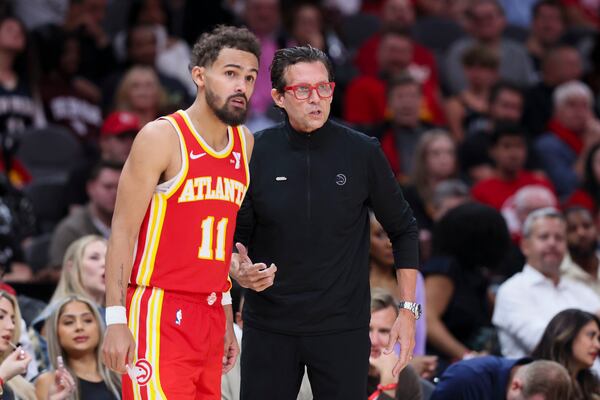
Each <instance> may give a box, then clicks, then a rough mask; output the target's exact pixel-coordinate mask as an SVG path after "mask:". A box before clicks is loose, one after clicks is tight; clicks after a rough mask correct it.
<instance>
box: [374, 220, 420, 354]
mask: <svg viewBox="0 0 600 400" xmlns="http://www.w3.org/2000/svg"><path fill="white" fill-rule="evenodd" d="M369 218H370V220H371V224H370V226H371V244H370V249H369V284H370V286H371V288H381V289H385V290H386V291H387V292H389V293H390V295H392V296H393V297H394V298H395V299H396V302H398V301H400V300H401V298H400V297H399V296H398V294H399V291H398V280H397V279H396V268H395V267H394V253H393V252H392V242H391V241H390V239H389V237H388V235H387V233H386V232H385V230H384V229H383V227H382V226H381V224H380V223H379V221H377V218H375V214H373V213H371V212H370V213H369ZM423 283H424V282H423V275H421V274H420V273H419V274H418V275H417V286H416V293H415V296H416V297H415V298H416V300H415V301H416V302H417V303H419V304H421V306H422V307H423V308H424V307H425V286H424V285H423ZM425 314H426V312H425V310H423V313H422V315H421V318H420V319H419V320H417V322H416V334H415V348H414V350H413V354H414V355H416V356H422V355H424V354H425V336H426V332H425V329H426V326H425Z"/></svg>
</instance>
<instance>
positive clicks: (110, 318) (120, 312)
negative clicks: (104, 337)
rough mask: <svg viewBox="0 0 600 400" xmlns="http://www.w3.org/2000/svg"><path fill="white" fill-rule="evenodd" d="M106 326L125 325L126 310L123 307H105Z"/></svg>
mask: <svg viewBox="0 0 600 400" xmlns="http://www.w3.org/2000/svg"><path fill="white" fill-rule="evenodd" d="M105 320H106V326H111V325H118V324H125V325H127V310H126V309H125V307H123V306H110V307H106V318H105Z"/></svg>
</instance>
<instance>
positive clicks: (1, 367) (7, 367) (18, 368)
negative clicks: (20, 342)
mask: <svg viewBox="0 0 600 400" xmlns="http://www.w3.org/2000/svg"><path fill="white" fill-rule="evenodd" d="M30 362H31V356H30V355H29V354H28V353H27V352H26V351H25V350H23V349H22V348H21V347H17V348H16V349H15V350H14V351H13V352H12V353H10V354H9V355H8V357H6V358H5V359H4V361H2V364H0V377H1V378H2V380H3V381H4V382H7V381H9V380H11V379H12V378H14V377H15V376H17V375H21V374H24V373H25V372H27V366H28V365H29V363H30Z"/></svg>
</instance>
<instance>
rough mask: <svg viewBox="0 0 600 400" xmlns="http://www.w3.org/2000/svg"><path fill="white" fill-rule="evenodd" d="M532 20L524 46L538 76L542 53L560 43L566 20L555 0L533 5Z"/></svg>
mask: <svg viewBox="0 0 600 400" xmlns="http://www.w3.org/2000/svg"><path fill="white" fill-rule="evenodd" d="M505 10H507V9H506V8H505ZM532 22H533V23H532V24H531V31H530V33H529V37H528V38H527V43H526V46H527V50H528V51H529V55H530V56H531V60H532V62H533V68H534V69H535V71H536V72H537V74H538V76H539V75H541V70H542V59H543V58H544V55H545V54H546V52H547V51H548V50H550V49H551V48H553V47H556V46H557V45H558V44H559V43H560V40H561V38H562V36H563V34H564V32H565V29H566V23H567V21H566V18H565V13H564V10H563V8H562V6H561V4H560V3H559V2H558V1H557V0H542V1H538V2H537V3H536V4H535V6H534V7H533V21H532Z"/></svg>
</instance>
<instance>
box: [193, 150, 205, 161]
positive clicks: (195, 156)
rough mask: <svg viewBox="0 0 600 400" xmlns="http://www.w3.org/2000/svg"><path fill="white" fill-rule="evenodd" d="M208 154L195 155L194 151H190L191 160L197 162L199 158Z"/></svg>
mask: <svg viewBox="0 0 600 400" xmlns="http://www.w3.org/2000/svg"><path fill="white" fill-rule="evenodd" d="M205 155H206V153H200V154H194V150H192V151H190V158H191V159H192V160H197V159H198V158H201V157H204V156H205Z"/></svg>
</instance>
